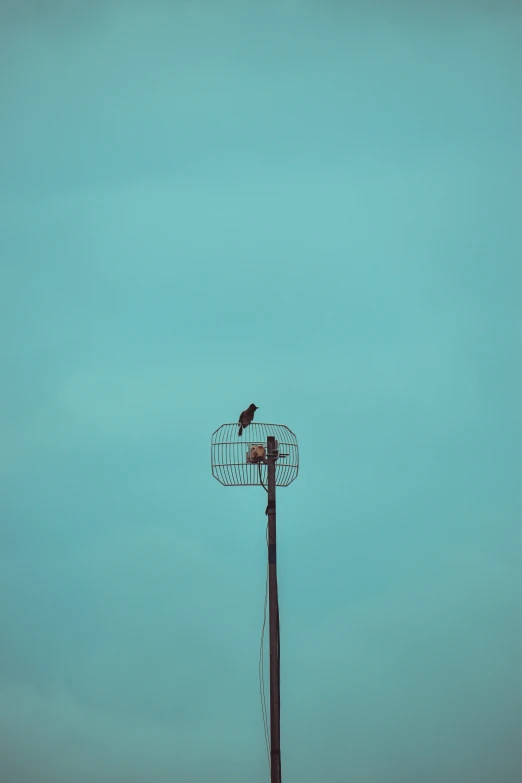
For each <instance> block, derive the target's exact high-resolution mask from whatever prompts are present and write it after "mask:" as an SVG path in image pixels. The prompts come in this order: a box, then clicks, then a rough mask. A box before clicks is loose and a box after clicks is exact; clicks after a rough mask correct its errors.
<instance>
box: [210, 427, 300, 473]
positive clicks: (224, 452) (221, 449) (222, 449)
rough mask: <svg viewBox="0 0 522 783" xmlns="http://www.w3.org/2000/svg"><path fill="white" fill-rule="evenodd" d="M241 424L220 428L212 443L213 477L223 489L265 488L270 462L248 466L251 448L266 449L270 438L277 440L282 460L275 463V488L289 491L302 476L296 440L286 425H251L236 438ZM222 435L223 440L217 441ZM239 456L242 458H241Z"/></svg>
mask: <svg viewBox="0 0 522 783" xmlns="http://www.w3.org/2000/svg"><path fill="white" fill-rule="evenodd" d="M238 426H239V425H238V423H237V422H233V423H230V422H229V423H226V424H221V425H220V426H219V427H218V428H217V429H216V430H214V432H213V433H212V437H211V440H210V464H211V468H212V475H213V476H214V478H215V479H216V480H217V481H219V483H220V484H221V485H222V486H224V487H260V486H266V482H267V476H268V473H267V470H268V459H267V457H266V455H265V458H264V459H262V460H259V461H255V462H250V463H249V462H248V459H247V455H248V454H249V452H250V450H251V447H252V446H261V445H262V446H263V447H264V448H265V451H266V448H267V438H268V437H270V436H273V437H275V439H276V441H277V443H278V449H279V456H278V458H277V460H276V486H278V487H288V486H289V485H290V484H291V483H292V482H293V481H295V479H296V478H297V475H298V473H299V446H298V443H297V437H296V435H295V433H294V432H292V430H291V429H290V427H287V426H286V424H271V423H268V422H252V423H251V424H250V425H249V426H248V427H245V428H244V430H243V435H242V437H241V438H240V437H239V436H238V434H237V430H238ZM218 433H221V438H223V439H219V438H218ZM240 455H243V457H242V458H241V457H240Z"/></svg>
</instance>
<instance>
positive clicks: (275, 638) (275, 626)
mask: <svg viewBox="0 0 522 783" xmlns="http://www.w3.org/2000/svg"><path fill="white" fill-rule="evenodd" d="M266 451H267V459H268V467H267V469H268V591H269V592H268V608H269V627H270V783H280V781H281V746H280V724H279V716H280V696H279V600H278V595H277V564H276V543H277V542H276V459H277V454H276V439H275V438H274V437H273V436H269V437H268V438H267V450H266Z"/></svg>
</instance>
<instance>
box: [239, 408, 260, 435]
mask: <svg viewBox="0 0 522 783" xmlns="http://www.w3.org/2000/svg"><path fill="white" fill-rule="evenodd" d="M257 407H258V406H257V405H254V403H252V405H249V406H248V408H247V409H246V411H242V412H241V415H240V417H239V432H238V433H237V434H238V435H239V437H241V435H242V434H243V430H244V429H245V427H248V425H249V424H251V422H252V419H253V418H254V413H255V412H256V411H257Z"/></svg>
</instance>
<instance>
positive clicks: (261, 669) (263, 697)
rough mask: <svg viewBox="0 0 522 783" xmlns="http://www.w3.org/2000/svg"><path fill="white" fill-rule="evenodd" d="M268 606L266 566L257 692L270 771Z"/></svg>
mask: <svg viewBox="0 0 522 783" xmlns="http://www.w3.org/2000/svg"><path fill="white" fill-rule="evenodd" d="M266 535H267V542H268V525H267V532H266ZM267 604H268V564H267V567H266V583H265V602H264V608H263V627H262V628H261V644H260V646H259V691H260V694H261V713H262V715H263V728H264V732H265V743H266V755H267V758H268V769H269V771H270V770H271V769H272V764H271V759H270V733H269V730H268V711H267V708H266V688H265V652H264V647H265V627H266V608H267Z"/></svg>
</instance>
